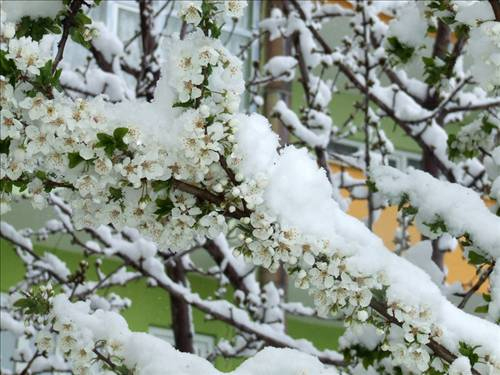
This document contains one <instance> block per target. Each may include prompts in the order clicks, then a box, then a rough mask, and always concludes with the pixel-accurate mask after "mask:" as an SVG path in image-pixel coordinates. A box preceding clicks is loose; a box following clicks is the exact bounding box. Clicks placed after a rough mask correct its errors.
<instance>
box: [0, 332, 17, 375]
mask: <svg viewBox="0 0 500 375" xmlns="http://www.w3.org/2000/svg"><path fill="white" fill-rule="evenodd" d="M16 342H17V337H16V336H15V335H14V334H13V333H12V332H9V331H0V365H1V367H2V372H3V370H9V371H14V362H13V361H12V356H13V355H14V350H15V349H16Z"/></svg>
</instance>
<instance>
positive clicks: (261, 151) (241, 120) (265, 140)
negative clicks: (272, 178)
mask: <svg viewBox="0 0 500 375" xmlns="http://www.w3.org/2000/svg"><path fill="white" fill-rule="evenodd" d="M233 121H234V125H235V127H236V134H235V137H236V140H237V145H236V148H235V149H236V150H237V151H238V153H240V154H241V155H242V161H241V171H242V173H243V174H245V175H246V176H248V177H252V176H254V175H256V174H258V173H265V172H267V170H268V168H269V165H272V164H273V162H274V160H275V159H276V157H277V155H278V153H277V151H276V150H277V149H278V147H279V140H278V136H277V135H276V134H275V133H274V132H273V131H272V130H271V128H270V127H269V122H268V121H267V119H266V118H265V117H263V116H261V115H259V114H256V113H254V114H252V115H250V116H246V115H237V116H236V117H235V119H234V120H233Z"/></svg>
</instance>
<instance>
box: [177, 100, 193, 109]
mask: <svg viewBox="0 0 500 375" xmlns="http://www.w3.org/2000/svg"><path fill="white" fill-rule="evenodd" d="M194 104H195V100H194V99H191V100H188V101H187V102H184V103H182V102H177V103H174V104H173V105H172V107H174V108H175V107H181V108H190V107H193V106H194Z"/></svg>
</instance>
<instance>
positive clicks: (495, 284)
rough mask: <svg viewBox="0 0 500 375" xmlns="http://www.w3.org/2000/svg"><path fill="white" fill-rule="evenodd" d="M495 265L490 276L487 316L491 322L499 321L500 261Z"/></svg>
mask: <svg viewBox="0 0 500 375" xmlns="http://www.w3.org/2000/svg"><path fill="white" fill-rule="evenodd" d="M495 264H496V266H495V269H494V270H493V272H492V274H491V276H490V286H491V287H490V295H491V302H490V303H489V305H488V315H489V316H490V317H491V318H492V319H493V321H498V320H500V266H499V265H500V259H497V260H496V263H495Z"/></svg>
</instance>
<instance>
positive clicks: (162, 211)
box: [155, 197, 174, 218]
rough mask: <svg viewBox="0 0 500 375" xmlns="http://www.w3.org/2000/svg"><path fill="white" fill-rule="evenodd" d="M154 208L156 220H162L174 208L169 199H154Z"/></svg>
mask: <svg viewBox="0 0 500 375" xmlns="http://www.w3.org/2000/svg"><path fill="white" fill-rule="evenodd" d="M155 202H156V207H158V208H157V210H156V211H155V214H156V215H158V218H162V217H164V216H167V215H168V214H170V211H172V209H173V208H174V203H173V202H172V201H171V200H170V198H168V197H167V198H158V199H156V201H155Z"/></svg>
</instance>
